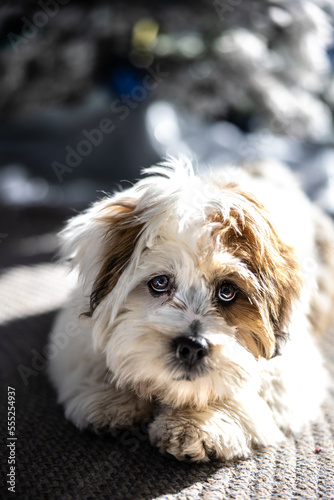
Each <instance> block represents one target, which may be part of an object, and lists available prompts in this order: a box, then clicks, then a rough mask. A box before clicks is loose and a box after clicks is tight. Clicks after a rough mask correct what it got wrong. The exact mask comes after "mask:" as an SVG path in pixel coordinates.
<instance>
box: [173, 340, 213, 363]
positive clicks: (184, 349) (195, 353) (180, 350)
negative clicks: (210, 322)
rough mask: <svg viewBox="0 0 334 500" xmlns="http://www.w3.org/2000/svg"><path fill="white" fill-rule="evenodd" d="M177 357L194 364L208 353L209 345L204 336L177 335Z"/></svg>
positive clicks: (175, 343)
mask: <svg viewBox="0 0 334 500" xmlns="http://www.w3.org/2000/svg"><path fill="white" fill-rule="evenodd" d="M174 348H175V353H176V357H177V358H178V359H179V360H180V361H181V362H184V363H187V365H188V366H189V367H190V366H193V365H195V364H196V363H197V362H198V361H200V360H201V359H203V358H204V357H205V356H207V355H208V352H209V346H208V343H207V341H206V340H205V339H204V338H203V337H177V338H176V339H175V340H174Z"/></svg>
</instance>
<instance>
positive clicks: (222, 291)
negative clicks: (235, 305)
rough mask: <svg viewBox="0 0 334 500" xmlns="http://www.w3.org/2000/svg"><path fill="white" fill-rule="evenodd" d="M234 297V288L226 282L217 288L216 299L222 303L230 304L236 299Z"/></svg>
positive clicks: (235, 293)
mask: <svg viewBox="0 0 334 500" xmlns="http://www.w3.org/2000/svg"><path fill="white" fill-rule="evenodd" d="M236 295H237V289H236V287H235V286H234V285H233V284H232V283H230V282H228V281H225V282H224V283H222V284H221V285H220V287H219V288H218V298H219V300H221V301H222V302H231V301H232V300H233V299H234V298H235V297H236Z"/></svg>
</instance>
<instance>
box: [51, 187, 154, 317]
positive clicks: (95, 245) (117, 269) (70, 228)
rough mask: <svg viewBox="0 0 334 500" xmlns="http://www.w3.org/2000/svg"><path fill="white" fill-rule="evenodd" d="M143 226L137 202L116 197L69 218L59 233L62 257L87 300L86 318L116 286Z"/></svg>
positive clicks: (102, 201)
mask: <svg viewBox="0 0 334 500" xmlns="http://www.w3.org/2000/svg"><path fill="white" fill-rule="evenodd" d="M144 219H145V217H144ZM144 225H145V221H144V220H143V219H142V217H141V213H140V210H138V206H137V199H136V198H131V197H123V198H122V197H120V196H116V197H113V198H105V199H103V200H101V201H99V202H97V203H95V204H94V205H93V206H92V207H91V208H89V209H88V210H86V211H85V212H83V213H82V214H80V215H78V216H76V217H74V218H72V219H71V220H70V221H69V222H68V224H67V226H66V228H65V229H64V230H63V231H62V232H61V233H60V237H61V240H62V245H61V247H62V256H63V258H64V259H66V260H70V261H71V262H72V265H73V267H77V268H78V269H79V273H80V277H81V279H82V282H83V294H84V296H85V297H89V306H88V310H86V311H83V312H84V313H86V314H87V315H88V316H92V315H93V313H94V311H95V309H96V308H97V306H98V305H99V304H100V302H101V301H102V300H103V299H104V297H105V296H106V295H107V294H108V293H110V292H111V291H112V290H113V288H114V287H115V285H116V284H117V281H118V279H119V277H120V275H121V274H122V272H123V270H124V269H125V268H126V266H127V264H128V263H129V261H130V259H131V256H132V254H133V252H134V249H135V247H136V244H137V241H138V238H139V235H140V233H141V231H142V230H143V227H144Z"/></svg>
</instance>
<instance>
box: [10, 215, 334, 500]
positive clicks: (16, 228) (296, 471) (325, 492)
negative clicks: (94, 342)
mask: <svg viewBox="0 0 334 500" xmlns="http://www.w3.org/2000/svg"><path fill="white" fill-rule="evenodd" d="M2 215H5V217H4V219H3V225H2V226H1V230H0V232H1V234H2V237H1V243H0V258H1V264H2V269H1V274H0V297H1V302H0V304H1V305H0V329H1V335H0V342H1V347H0V370H1V389H2V390H1V433H0V435H1V438H2V440H3V446H1V464H2V485H1V487H0V488H1V492H0V497H6V495H8V497H9V498H10V497H13V494H12V493H9V492H8V491H7V487H6V486H5V481H6V479H5V478H6V474H8V472H9V470H8V468H9V466H8V463H7V459H8V448H7V447H6V446H5V444H6V443H5V440H6V437H7V409H6V406H7V405H6V400H7V386H11V387H15V389H16V436H17V441H16V496H17V498H20V499H25V498H27V499H30V498H32V499H39V498H41V499H42V498H51V499H72V498H80V499H81V498H83V499H89V498H105V499H109V498H111V499H114V498H115V499H118V498H119V499H159V500H167V499H191V500H193V499H205V500H207V499H212V500H213V499H215V500H216V499H225V498H228V499H229V498H235V499H248V498H251V499H269V498H281V499H290V498H302V499H304V498H310V499H314V498H328V499H331V498H334V439H333V435H334V397H333V396H334V394H332V396H331V397H329V398H328V400H327V401H326V404H325V405H324V408H323V411H322V414H321V417H320V418H319V420H318V421H317V422H316V423H315V424H313V425H312V426H310V427H309V428H307V429H305V431H304V432H303V433H301V434H298V435H291V436H289V437H288V438H287V440H286V441H285V442H284V443H282V444H281V445H280V446H279V447H278V448H277V449H274V448H268V449H263V450H258V451H256V452H255V453H254V455H253V456H252V458H250V459H248V460H244V461H240V462H236V463H223V462H215V463H210V464H205V465H192V464H185V463H180V462H177V461H176V460H173V459H172V458H166V457H163V456H161V455H160V454H159V453H158V451H157V450H156V449H154V448H152V447H151V446H150V444H149V441H148V436H147V431H146V426H145V424H143V425H142V426H139V427H137V428H135V429H133V430H132V431H131V432H124V433H123V434H122V435H121V436H120V437H119V438H117V439H116V438H112V437H111V436H109V435H100V436H96V435H94V434H91V433H90V432H79V431H78V430H77V429H76V428H75V427H74V426H73V425H72V424H70V423H69V422H67V421H66V420H65V418H64V416H63V410H62V408H61V407H60V406H58V405H57V404H56V394H55V392H54V390H53V389H52V387H51V386H50V384H49V382H48V380H47V378H46V374H45V363H44V361H43V348H44V347H45V345H46V342H47V335H48V332H49V330H50V327H51V324H52V321H53V319H54V316H55V313H56V310H57V309H59V308H60V307H61V305H62V303H63V302H64V300H65V297H66V290H67V288H68V286H70V281H71V279H70V277H68V276H67V275H66V273H65V270H64V269H63V268H62V267H59V266H57V265H56V264H55V263H54V262H52V250H53V247H54V238H53V236H52V234H49V233H51V232H52V231H53V230H54V228H55V226H57V224H58V222H59V221H58V220H57V217H54V216H53V215H54V214H52V213H48V212H46V211H44V210H42V211H40V212H38V211H37V212H34V213H28V214H26V213H24V212H23V213H19V214H16V215H15V220H14V219H13V214H11V213H4V211H2ZM60 218H63V214H62V215H61V216H60ZM14 222H15V223H14ZM3 228H4V229H3ZM27 228H28V229H27ZM36 235H38V236H36ZM323 348H324V352H325V355H326V358H327V360H328V364H329V369H331V370H332V372H333V367H334V335H330V334H328V335H327V336H326V338H324V341H323ZM22 367H23V368H22ZM27 369H28V371H27ZM310 369H312V367H310Z"/></svg>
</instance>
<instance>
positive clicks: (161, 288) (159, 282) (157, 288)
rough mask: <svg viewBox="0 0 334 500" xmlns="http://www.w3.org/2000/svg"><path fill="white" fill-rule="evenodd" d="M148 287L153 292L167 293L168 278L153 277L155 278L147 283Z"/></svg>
mask: <svg viewBox="0 0 334 500" xmlns="http://www.w3.org/2000/svg"><path fill="white" fill-rule="evenodd" d="M148 286H149V287H150V288H151V290H153V291H154V292H158V293H163V292H167V290H168V289H169V278H168V276H165V275H163V276H155V278H153V279H151V281H149V283H148Z"/></svg>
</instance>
